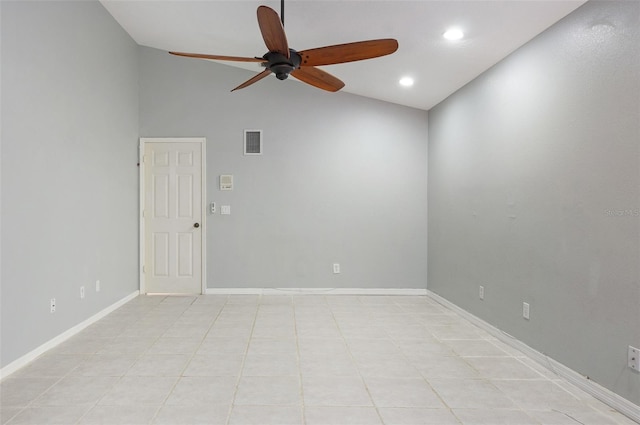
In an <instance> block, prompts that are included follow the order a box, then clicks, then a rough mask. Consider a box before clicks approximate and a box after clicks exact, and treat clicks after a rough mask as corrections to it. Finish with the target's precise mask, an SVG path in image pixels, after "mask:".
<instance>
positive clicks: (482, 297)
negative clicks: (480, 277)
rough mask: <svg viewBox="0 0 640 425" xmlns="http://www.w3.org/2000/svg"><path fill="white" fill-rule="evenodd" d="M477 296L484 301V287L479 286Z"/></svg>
mask: <svg viewBox="0 0 640 425" xmlns="http://www.w3.org/2000/svg"><path fill="white" fill-rule="evenodd" d="M478 295H480V299H481V300H484V286H480V291H479V294H478Z"/></svg>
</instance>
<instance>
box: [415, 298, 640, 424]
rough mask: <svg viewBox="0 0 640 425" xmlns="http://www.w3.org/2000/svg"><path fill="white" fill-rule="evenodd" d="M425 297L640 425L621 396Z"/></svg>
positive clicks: (639, 415)
mask: <svg viewBox="0 0 640 425" xmlns="http://www.w3.org/2000/svg"><path fill="white" fill-rule="evenodd" d="M427 295H428V296H429V297H430V298H432V299H434V300H435V301H437V302H438V303H440V304H442V305H443V306H445V307H447V308H448V309H450V310H452V311H454V312H456V313H457V314H459V315H460V316H462V317H464V318H465V319H467V320H468V321H470V322H471V323H473V324H474V325H476V326H478V327H479V328H481V329H483V330H485V331H487V332H488V333H490V334H491V335H492V336H494V337H496V338H497V339H499V340H500V341H502V342H504V343H505V344H507V345H509V346H511V347H513V348H515V349H516V350H519V351H521V352H522V353H524V354H526V355H527V356H528V357H530V358H531V359H532V360H534V361H536V362H537V363H539V364H540V365H541V366H543V367H544V368H546V369H548V370H550V371H551V372H552V373H554V374H556V375H558V376H560V377H562V378H564V379H566V380H567V381H568V382H570V383H571V384H573V385H575V386H576V387H578V388H580V389H581V390H582V391H584V392H586V393H587V394H590V395H592V396H593V397H595V398H597V399H598V400H600V401H602V402H603V403H605V404H607V405H608V406H611V407H612V408H614V409H616V410H617V411H618V412H620V413H622V414H623V415H626V416H628V417H629V418H631V419H632V420H634V421H636V422H638V423H640V406H638V405H636V404H633V403H632V402H630V401H629V400H627V399H626V398H623V397H620V396H619V395H618V394H616V393H614V392H612V391H610V390H608V389H606V388H604V387H602V386H600V385H598V384H597V383H595V382H593V381H592V380H590V379H588V378H587V377H585V376H582V375H580V374H579V373H578V372H576V371H574V370H573V369H570V368H568V367H567V366H565V365H563V364H562V363H559V362H557V361H556V360H553V359H552V358H550V357H549V356H547V355H546V354H543V353H541V352H539V351H537V350H535V349H533V348H531V347H529V346H528V345H527V344H525V343H524V342H522V341H519V340H517V339H515V338H513V337H511V336H509V335H507V334H505V333H504V332H502V331H501V330H500V329H498V328H496V327H495V326H493V325H491V324H489V323H487V322H485V321H484V320H482V319H480V318H479V317H477V316H474V315H473V314H471V313H469V312H468V311H466V310H463V309H462V308H460V307H458V306H457V305H455V304H453V303H452V302H450V301H448V300H446V299H444V298H442V297H441V296H440V295H438V294H435V293H433V292H431V291H429V290H427Z"/></svg>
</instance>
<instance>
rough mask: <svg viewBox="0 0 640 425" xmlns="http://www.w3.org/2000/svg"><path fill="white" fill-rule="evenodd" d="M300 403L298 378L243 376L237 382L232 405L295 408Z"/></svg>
mask: <svg viewBox="0 0 640 425" xmlns="http://www.w3.org/2000/svg"><path fill="white" fill-rule="evenodd" d="M301 402H302V397H301V394H300V378H298V377H292V376H244V377H242V378H241V379H240V381H239V382H238V391H237V393H236V398H235V401H234V403H235V404H241V405H284V406H297V405H299V404H300V403H301Z"/></svg>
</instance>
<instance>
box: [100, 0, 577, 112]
mask: <svg viewBox="0 0 640 425" xmlns="http://www.w3.org/2000/svg"><path fill="white" fill-rule="evenodd" d="M101 3H102V4H103V5H104V6H105V8H106V9H107V10H108V11H109V12H110V13H111V15H113V17H114V18H115V19H116V20H117V21H118V22H119V23H120V25H121V26H122V27H123V28H124V29H125V30H126V31H127V32H128V33H129V34H130V35H131V37H132V38H133V39H134V40H135V41H136V42H137V43H138V44H140V45H143V46H149V47H154V48H157V49H161V50H167V51H170V50H174V51H182V52H197V53H207V54H218V55H229V56H247V57H255V56H262V55H263V54H265V53H266V52H267V49H266V47H265V45H264V42H263V40H262V36H261V34H260V30H259V28H258V23H257V20H256V9H257V7H258V6H260V5H263V4H264V5H266V6H269V7H271V8H272V9H274V10H276V11H277V12H278V13H280V10H281V3H280V1H277V0H276V1H274V0H262V1H248V0H235V1H222V0H205V1H190V0H180V1H167V0H160V1H155V0H145V1H141V0H115V1H113V0H102V1H101ZM583 3H585V1H584V0H549V1H547V0H531V1H523V0H492V1H481V0H474V1H454V0H446V1H425V0H422V1H403V0H388V1H375V0H370V1H363V0H359V1H353V0H331V1H318V0H287V1H286V2H285V31H286V34H287V38H288V41H289V45H290V47H291V48H294V49H296V50H305V49H310V48H315V47H321V46H326V45H333V44H341V43H347V42H352V41H361V40H368V39H376V38H395V39H397V40H398V43H399V45H400V47H399V49H398V51H397V52H396V53H394V54H392V55H389V56H385V57H381V58H376V59H369V60H365V61H360V62H351V63H346V64H339V65H331V66H324V67H322V69H323V70H325V71H327V72H329V73H331V74H332V75H334V76H336V77H338V78H340V79H341V80H343V81H344V82H345V84H346V85H345V87H344V88H343V89H342V90H343V91H345V92H349V93H353V94H357V95H361V96H366V97H370V98H374V99H379V100H384V101H388V102H392V103H397V104H401V105H406V106H410V107H414V108H419V109H424V110H428V109H430V108H432V107H433V106H435V105H436V104H438V103H439V102H440V101H442V100H443V99H445V98H446V97H447V96H449V95H450V94H452V93H453V92H455V91H456V90H458V89H459V88H460V87H462V86H464V85H465V84H466V83H468V82H469V81H471V80H472V79H474V78H475V77H477V76H478V75H480V74H481V73H482V72H484V71H485V70H487V69H488V68H490V67H491V66H492V65H494V64H495V63H497V62H499V61H500V60H501V59H503V58H504V57H506V56H507V55H509V54H510V53H511V52H513V51H514V50H516V49H517V48H518V47H520V46H522V45H523V44H525V43H526V42H528V41H529V40H531V39H532V38H534V37H535V36H536V35H538V34H539V33H541V32H542V31H544V30H545V29H547V28H548V27H550V26H551V25H553V24H554V23H555V22H557V21H558V20H560V19H562V18H563V17H564V16H566V15H567V14H569V13H571V12H572V11H573V10H574V9H576V8H577V7H579V6H580V5H581V4H583ZM452 27H456V28H459V29H460V30H462V31H463V32H464V37H463V38H462V39H461V40H457V41H450V40H447V39H445V38H444V37H443V34H444V33H445V31H446V30H447V29H449V28H452ZM175 60H182V61H188V60H199V59H188V58H179V57H175ZM221 63H224V64H226V65H229V66H236V67H240V68H245V69H250V70H253V71H255V72H256V73H258V72H261V71H262V69H263V68H261V67H260V65H259V64H258V63H239V62H221ZM238 74H239V75H238V80H237V81H229V90H231V89H232V88H233V87H235V86H237V85H238V84H240V83H242V82H243V81H244V80H246V79H247V74H246V73H244V72H242V73H238ZM405 76H408V77H411V78H413V80H414V84H413V86H411V87H404V86H401V85H400V84H399V80H400V78H402V77H405ZM268 78H275V77H273V76H270V77H268ZM290 79H291V80H292V79H293V78H290ZM256 84H260V83H259V82H258V83H256ZM251 89H252V88H251V87H247V88H245V89H243V90H251Z"/></svg>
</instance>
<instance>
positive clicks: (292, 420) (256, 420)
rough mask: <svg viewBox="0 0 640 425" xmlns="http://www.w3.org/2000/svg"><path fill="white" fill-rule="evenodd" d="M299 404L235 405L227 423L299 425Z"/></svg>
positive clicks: (239, 424)
mask: <svg viewBox="0 0 640 425" xmlns="http://www.w3.org/2000/svg"><path fill="white" fill-rule="evenodd" d="M302 423H303V421H302V407H301V406H243V405H235V406H234V407H233V410H232V411H231V416H230V418H229V425H301V424H302Z"/></svg>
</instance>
